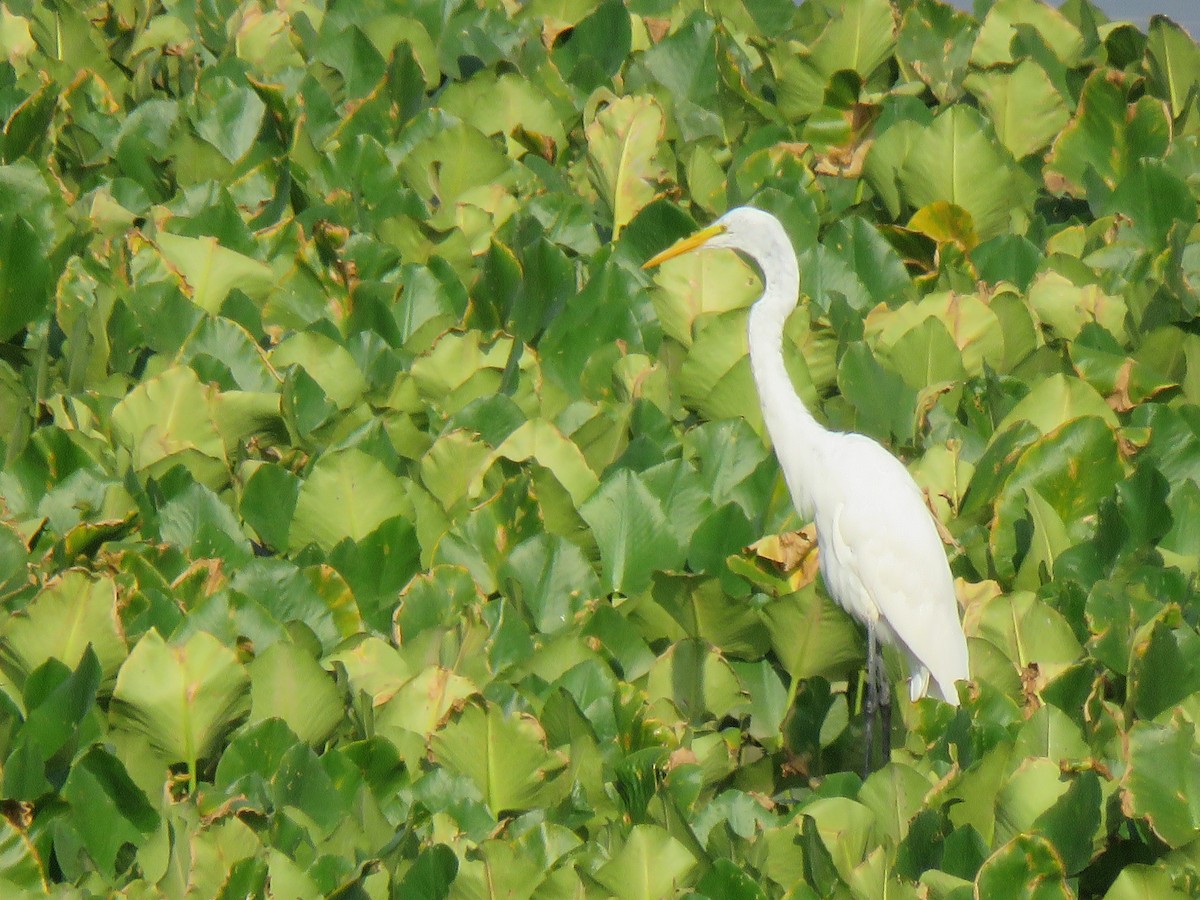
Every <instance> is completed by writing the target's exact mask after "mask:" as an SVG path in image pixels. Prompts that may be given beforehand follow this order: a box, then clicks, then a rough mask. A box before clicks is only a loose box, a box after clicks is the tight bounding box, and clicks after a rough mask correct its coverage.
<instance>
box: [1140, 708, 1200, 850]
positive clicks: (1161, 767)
mask: <svg viewBox="0 0 1200 900" xmlns="http://www.w3.org/2000/svg"><path fill="white" fill-rule="evenodd" d="M1195 731H1196V729H1195V726H1194V725H1193V724H1192V723H1191V722H1187V721H1183V720H1181V719H1180V718H1179V717H1178V716H1176V717H1174V718H1172V720H1171V721H1169V722H1167V723H1165V724H1161V725H1159V724H1155V723H1152V722H1144V721H1143V722H1135V723H1134V725H1133V727H1132V728H1131V729H1130V730H1129V736H1128V744H1127V747H1128V749H1127V751H1126V752H1127V756H1126V762H1127V764H1128V769H1127V770H1126V772H1125V777H1124V778H1123V779H1122V782H1121V792H1122V805H1123V807H1124V809H1125V811H1126V812H1127V814H1129V815H1131V816H1137V817H1139V818H1144V819H1145V820H1146V821H1147V822H1148V823H1149V825H1150V827H1151V828H1152V829H1154V833H1155V834H1157V835H1158V836H1159V837H1160V838H1162V840H1164V841H1165V842H1166V843H1167V844H1168V845H1170V846H1171V847H1182V846H1183V845H1185V844H1187V843H1190V842H1191V841H1193V840H1194V839H1195V838H1196V836H1197V835H1200V753H1198V752H1197V750H1196V738H1195Z"/></svg>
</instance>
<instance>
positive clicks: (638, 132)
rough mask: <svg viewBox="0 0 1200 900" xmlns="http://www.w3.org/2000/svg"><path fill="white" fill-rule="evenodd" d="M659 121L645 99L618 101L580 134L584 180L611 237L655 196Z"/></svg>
mask: <svg viewBox="0 0 1200 900" xmlns="http://www.w3.org/2000/svg"><path fill="white" fill-rule="evenodd" d="M663 127H664V119H663V112H662V109H661V108H660V107H659V105H658V103H657V101H655V100H654V99H652V98H650V97H620V98H618V99H616V100H613V101H612V102H611V103H609V104H608V105H607V106H605V107H604V108H603V109H602V110H600V112H598V113H597V114H596V117H595V118H594V119H593V120H592V122H591V123H590V124H589V125H588V126H587V128H586V129H584V134H585V135H586V137H587V143H588V177H589V179H590V180H591V182H592V187H594V188H595V189H596V192H597V193H598V194H599V195H600V196H601V198H602V199H603V200H604V202H605V203H606V204H607V206H608V208H609V211H610V212H611V213H612V221H613V237H614V238H616V237H617V236H618V235H620V233H621V229H622V228H624V227H625V226H626V225H628V224H629V223H630V222H631V221H632V220H633V217H634V216H636V215H637V214H638V212H639V211H640V210H641V209H642V207H644V206H646V205H647V204H649V203H650V202H651V201H652V200H654V199H655V198H656V197H657V196H658V182H660V181H661V180H662V179H663V178H665V177H666V171H665V170H664V169H663V167H662V165H661V164H660V163H659V162H658V160H657V154H658V144H659V141H661V140H662V137H663Z"/></svg>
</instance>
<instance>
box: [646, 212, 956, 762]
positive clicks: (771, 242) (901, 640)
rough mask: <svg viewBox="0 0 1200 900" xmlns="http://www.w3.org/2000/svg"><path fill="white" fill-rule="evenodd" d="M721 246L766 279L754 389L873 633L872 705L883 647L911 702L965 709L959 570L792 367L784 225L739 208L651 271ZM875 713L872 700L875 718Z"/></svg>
mask: <svg viewBox="0 0 1200 900" xmlns="http://www.w3.org/2000/svg"><path fill="white" fill-rule="evenodd" d="M716 248H726V249H730V250H737V251H740V252H742V253H744V254H745V255H746V256H748V257H749V258H750V259H751V260H753V261H754V263H755V264H757V266H758V268H759V270H760V271H761V272H762V280H763V294H762V296H761V297H760V298H759V299H758V301H757V302H755V304H754V305H753V307H751V309H750V322H749V338H750V366H751V369H752V371H753V373H754V383H755V385H756V386H757V388H758V399H759V403H760V404H761V406H762V413H763V419H764V421H765V422H766V426H767V431H768V433H769V434H770V435H771V441H772V443H773V444H774V447H775V455H776V456H777V457H778V458H779V465H780V467H781V468H782V470H783V477H784V479H785V481H786V482H787V486H788V490H789V491H790V492H791V495H792V500H793V502H794V503H795V504H796V507H797V509H798V510H799V512H800V514H801V515H802V516H804V517H811V519H812V520H813V522H814V523H815V524H816V529H817V543H818V546H819V547H820V561H821V575H822V577H823V578H824V580H825V587H826V589H827V590H828V592H829V594H830V596H831V597H833V599H834V600H835V601H837V602H838V603H839V604H840V605H841V606H842V608H843V609H845V610H846V611H847V612H849V613H850V614H851V615H852V616H853V617H854V618H856V619H857V620H858V621H859V622H861V623H863V624H864V625H865V626H866V628H867V636H868V652H867V663H868V673H869V674H868V696H870V695H871V694H872V693H873V690H874V688H875V687H876V686H879V687H881V688H882V689H883V691H884V696H885V697H886V684H885V683H883V678H882V666H878V664H877V661H876V657H877V650H876V647H877V644H876V642H877V640H882V641H884V642H886V643H889V644H891V645H892V646H894V647H896V648H897V649H898V650H899V651H900V654H901V656H902V657H903V658H904V660H905V662H906V663H907V666H908V672H909V694H910V696H911V698H912V699H913V700H916V699H918V698H920V697H923V696H926V695H927V694H928V695H932V696H935V697H938V698H940V699H942V700H944V701H945V702H947V703H951V704H954V705H957V704H958V693H957V691H956V690H955V686H954V683H955V682H956V681H959V680H963V679H966V678H967V677H968V675H967V643H966V638H965V637H964V636H963V630H962V625H961V624H960V622H959V616H958V604H957V601H956V599H955V595H954V583H953V580H952V578H951V575H950V566H949V565H948V564H947V562H946V553H945V550H944V548H943V546H942V541H941V538H940V537H939V535H938V531H937V527H936V526H935V524H934V520H933V514H932V512H931V511H930V509H929V507H928V506H927V505H926V503H925V498H924V495H923V494H922V493H921V489H920V488H919V487H917V484H916V482H915V481H913V479H912V476H911V475H909V473H908V470H907V469H906V468H905V467H904V465H903V464H902V463H901V462H900V461H899V460H898V459H896V457H895V456H893V455H892V454H891V453H890V452H888V451H887V450H886V449H884V448H883V447H882V446H881V445H880V444H878V443H876V442H875V441H874V440H872V439H871V438H869V437H867V436H866V435H862V434H852V433H843V432H836V431H830V430H828V429H827V428H825V427H824V426H822V425H821V424H820V423H819V422H818V421H817V420H816V419H815V418H813V416H812V413H811V412H809V410H808V408H807V407H806V406H805V405H804V402H803V401H802V400H801V399H800V397H799V395H797V393H796V391H795V388H794V387H793V386H792V382H791V379H790V378H789V377H788V373H787V370H786V369H785V368H784V364H783V328H784V323H785V322H786V321H787V317H788V315H789V314H790V313H791V312H792V310H794V309H795V308H796V304H797V302H798V301H799V290H800V270H799V265H798V263H797V261H796V254H795V252H794V251H793V250H792V245H791V242H790V240H789V239H788V236H787V233H786V232H785V231H784V229H783V226H782V225H781V224H780V223H779V220H778V219H776V218H775V217H774V216H772V215H770V214H769V213H765V212H763V211H762V210H759V209H754V208H752V207H741V208H738V209H734V210H731V211H729V212H727V213H726V214H725V215H723V216H722V217H721V218H720V219H718V220H717V221H716V222H715V223H714V224H712V225H710V226H709V227H708V228H705V229H703V230H701V231H699V232H697V233H696V234H694V235H692V236H691V237H688V238H685V239H684V240H682V241H680V242H678V243H677V244H675V245H674V246H672V247H670V248H668V249H667V250H665V251H663V252H662V253H660V254H658V255H657V256H655V257H654V258H653V259H651V260H650V261H648V262H647V263H646V265H645V268H649V267H652V266H656V265H658V264H659V263H661V262H663V261H664V260H667V259H671V258H672V257H675V256H679V255H680V254H683V253H687V252H689V251H691V250H700V249H716ZM885 702H886V701H885ZM872 706H873V703H872V702H870V701H869V702H868V712H870V711H871V707H872ZM870 735H871V731H870V730H868V750H867V756H868V761H869V757H870V744H869V742H870Z"/></svg>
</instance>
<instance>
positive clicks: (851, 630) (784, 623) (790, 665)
mask: <svg viewBox="0 0 1200 900" xmlns="http://www.w3.org/2000/svg"><path fill="white" fill-rule="evenodd" d="M763 613H764V615H765V617H766V622H767V628H768V629H769V630H770V632H771V646H772V647H773V649H774V650H775V654H776V656H778V657H779V660H780V662H782V663H783V667H784V668H785V669H787V671H788V674H790V675H791V676H792V680H793V681H799V680H800V679H803V678H811V677H812V676H814V675H821V676H823V677H825V678H828V679H830V680H834V679H837V678H838V677H840V676H844V675H845V674H847V673H848V672H851V671H854V670H855V669H857V668H858V667H859V666H860V665H861V663H862V659H863V648H864V647H865V644H864V642H863V639H862V635H861V634H860V632H859V630H858V626H857V625H856V624H855V623H854V620H853V619H851V618H850V617H849V616H848V615H846V613H845V612H843V611H842V609H841V607H839V606H838V605H837V604H836V603H834V602H833V601H832V600H830V599H829V598H828V597H826V596H824V595H823V594H820V593H818V592H817V591H816V589H815V587H814V586H811V585H810V586H809V587H807V588H805V589H803V590H800V591H797V592H795V593H793V594H787V595H785V596H782V597H780V598H779V599H777V600H775V601H774V602H772V603H770V604H768V605H767V606H766V607H765V609H764V610H763Z"/></svg>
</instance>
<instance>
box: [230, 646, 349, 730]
mask: <svg viewBox="0 0 1200 900" xmlns="http://www.w3.org/2000/svg"><path fill="white" fill-rule="evenodd" d="M249 671H250V717H249V719H248V721H249V722H251V723H254V722H261V721H262V720H264V719H271V718H278V719H282V720H283V721H284V722H286V723H287V725H288V727H289V728H290V729H291V730H292V731H293V732H294V733H295V734H296V736H297V737H299V738H300V739H301V740H302V741H306V742H308V743H309V744H311V745H313V746H316V747H319V746H320V745H321V744H322V743H324V741H325V739H326V738H328V737H329V735H330V734H331V733H332V732H333V730H334V729H335V728H336V727H337V726H338V725H339V724H341V721H342V718H343V715H344V706H343V701H342V695H341V692H340V691H339V690H338V689H337V686H336V685H335V684H334V682H333V678H332V677H331V676H330V675H329V673H327V672H326V671H325V670H324V669H322V668H321V666H320V665H319V664H318V663H317V661H316V660H315V659H313V657H312V655H311V654H310V653H309V652H308V651H307V650H305V649H304V648H303V647H301V646H300V645H298V644H295V643H292V642H290V641H276V642H275V643H274V644H272V645H271V646H269V647H267V649H266V650H264V651H263V652H262V653H260V654H259V655H258V656H256V657H255V658H254V661H253V662H252V663H250V666H249Z"/></svg>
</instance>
